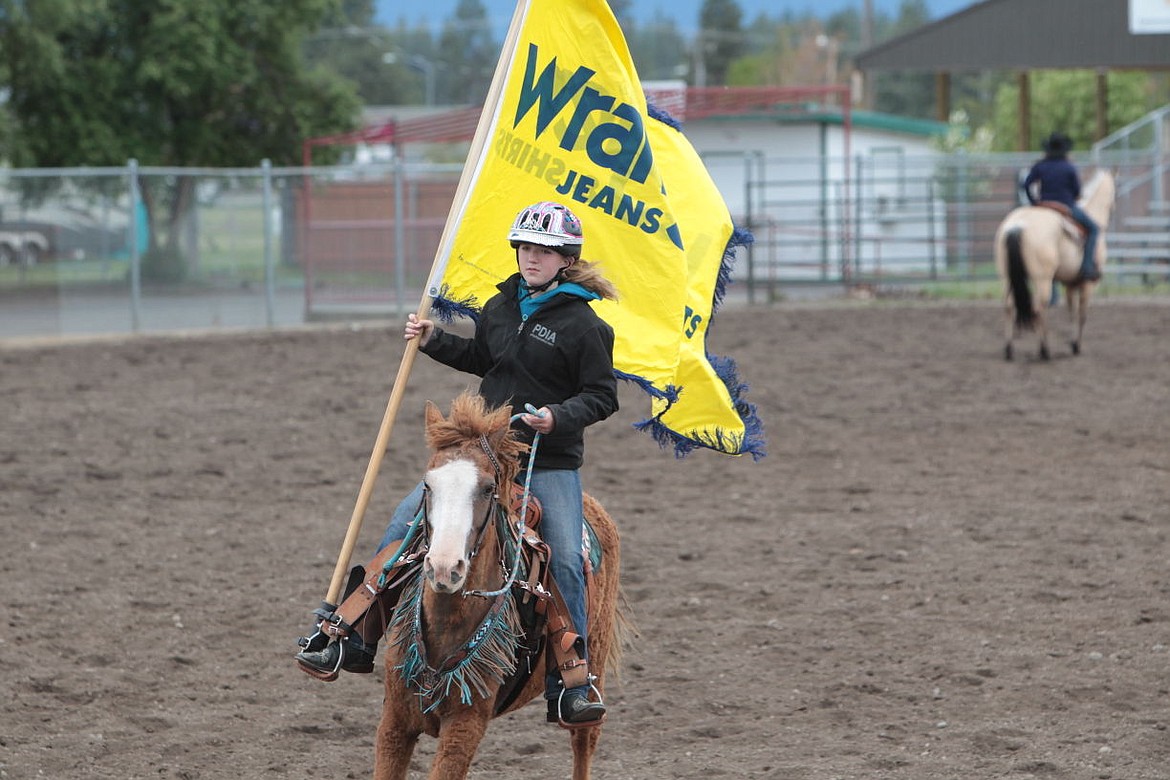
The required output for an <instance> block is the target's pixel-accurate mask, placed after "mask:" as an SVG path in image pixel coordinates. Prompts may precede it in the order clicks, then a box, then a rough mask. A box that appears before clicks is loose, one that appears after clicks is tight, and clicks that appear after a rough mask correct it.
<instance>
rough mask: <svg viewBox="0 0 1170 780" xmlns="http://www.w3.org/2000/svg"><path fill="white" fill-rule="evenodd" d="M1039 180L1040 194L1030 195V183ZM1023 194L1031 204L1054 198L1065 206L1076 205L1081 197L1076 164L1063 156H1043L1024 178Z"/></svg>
mask: <svg viewBox="0 0 1170 780" xmlns="http://www.w3.org/2000/svg"><path fill="white" fill-rule="evenodd" d="M1036 182H1040V196H1039V197H1034V196H1033V195H1032V185H1033V184H1034V183H1036ZM1024 194H1025V195H1027V196H1028V200H1029V201H1030V202H1031V203H1032V205H1036V204H1037V203H1039V202H1040V201H1042V200H1054V201H1057V202H1058V203H1063V204H1064V205H1066V206H1075V205H1077V199H1078V198H1080V197H1081V179H1080V176H1078V175H1077V169H1076V166H1074V165H1073V164H1072V163H1071V162H1069V161H1068V160H1066V159H1065V158H1063V157H1045V158H1044V159H1043V160H1040V161H1039V162H1038V163H1036V164H1035V165H1033V166H1032V170H1030V171H1028V178H1026V179H1024Z"/></svg>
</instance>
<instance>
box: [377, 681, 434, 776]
mask: <svg viewBox="0 0 1170 780" xmlns="http://www.w3.org/2000/svg"><path fill="white" fill-rule="evenodd" d="M405 701H407V702H409V703H410V704H414V702H413V700H411V699H406V700H405ZM391 706H392V705H390V704H384V705H383V712H382V719H381V720H380V721H379V722H378V735H377V737H376V739H375V741H374V780H406V773H407V771H408V770H409V769H410V758H411V756H413V755H414V748H415V745H417V744H418V738H419V735H420V734H421V733H422V732H421V731H420V730H418V728H417V727H415V726H410V725H408V724H405V723H403V722H402V720H401V719H400V718H397V717H395V715H394V713H392V712H391V710H390V707H391Z"/></svg>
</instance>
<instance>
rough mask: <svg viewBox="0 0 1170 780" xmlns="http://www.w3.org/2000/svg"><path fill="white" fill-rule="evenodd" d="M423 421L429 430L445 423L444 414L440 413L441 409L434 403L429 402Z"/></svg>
mask: <svg viewBox="0 0 1170 780" xmlns="http://www.w3.org/2000/svg"><path fill="white" fill-rule="evenodd" d="M423 419H424V420H426V427H427V430H430V429H431V428H433V427H434V426H436V425H438V424H439V423H441V422H443V413H442V412H440V411H439V407H437V406H435V404H434V402H433V401H427V405H426V411H425V413H424V416H423Z"/></svg>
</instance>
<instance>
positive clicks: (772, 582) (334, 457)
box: [0, 300, 1170, 780]
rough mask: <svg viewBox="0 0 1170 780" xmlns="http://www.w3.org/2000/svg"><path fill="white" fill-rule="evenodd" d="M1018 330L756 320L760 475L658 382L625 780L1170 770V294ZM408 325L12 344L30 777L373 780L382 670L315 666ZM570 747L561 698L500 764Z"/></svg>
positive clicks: (604, 488) (633, 499)
mask: <svg viewBox="0 0 1170 780" xmlns="http://www.w3.org/2000/svg"><path fill="white" fill-rule="evenodd" d="M999 330H1000V326H999V315H998V311H997V309H996V308H995V307H994V306H993V305H992V304H990V303H972V304H966V303H965V304H920V303H890V302H883V301H878V302H870V303H861V304H858V303H836V304H827V305H818V306H811V305H806V304H789V305H782V306H777V307H775V308H771V309H761V310H746V309H736V310H728V311H725V312H723V313H722V314H721V315H720V317H719V319H718V320H717V322H716V329H715V331H714V333H713V334H712V339H711V347H712V350H713V351H714V352H716V353H717V354H730V355H732V356H734V357H736V358H737V359H738V361H739V363H740V365H741V368H742V371H743V373H744V376H745V378H746V379H747V380H748V381H749V382H750V383H751V385H752V391H751V393H750V399H751V400H752V401H754V402H755V403H756V404H758V406H759V408H760V412H761V415H762V417H763V418H764V421H765V423H766V425H767V434H768V440H769V443H768V448H769V455H768V457H767V458H765V459H764V460H763V461H761V462H758V463H755V462H752V461H751V460H750V459H734V458H727V457H723V456H716V455H713V454H710V453H698V454H696V455H694V456H692V457H690V458H689V459H686V460H683V461H676V460H674V459H673V458H672V457H671V455H670V454H669V453H665V452H662V451H660V450H659V449H658V447H657V445H655V444H654V443H653V442H652V440H650V439H649V438H648V437H647V436H645V435H644V434H640V433H637V432H636V431H633V430H632V429H631V427H630V425H631V423H632V422H634V421H636V420H638V419H641V418H642V417H643V416H644V415H645V413H646V411H647V409H648V405H647V404H646V403H645V402H644V401H643V399H642V398H641V397H640V396H639V395H638V393H637V392H636V391H635V390H633V389H632V388H625V389H623V404H624V406H623V409H622V411H621V412H620V414H619V415H618V417H617V418H615V419H612V420H610V421H609V422H607V423H605V424H603V425H601V426H598V427H597V428H596V429H595V430H594V431H592V433H591V438H590V442H589V458H590V460H589V463H588V465H587V467H586V470H585V481H586V485H587V487H588V488H589V489H590V490H591V492H593V493H594V494H596V495H597V496H598V497H599V498H601V499H602V500H603V501H604V502H605V503H606V505H607V506H608V507H609V509H610V510H611V512H612V514H613V515H614V516H615V518H617V521H618V524H619V525H620V526H621V528H622V529H623V535H624V553H623V555H624V564H625V565H624V572H623V578H624V582H625V587H626V589H627V591H628V595H629V599H630V603H631V605H632V609H633V611H634V618H635V620H636V621H637V624H638V626H639V629H640V632H641V633H640V637H639V638H638V639H637V642H636V645H635V646H634V647H633V648H632V649H631V650H630V651H629V652H628V653H627V656H626V663H625V665H624V668H623V669H622V681H621V683H620V684H614V685H612V686H611V690H610V692H609V702H610V705H611V713H612V714H611V718H610V722H609V724H608V725H607V726H606V727H605V733H604V735H603V737H602V742H601V746H600V749H599V753H598V756H597V760H596V762H595V772H594V776H595V777H597V778H633V779H637V780H642V779H657V778H694V779H695V780H698V779H699V778H728V780H739V779H740V778H768V779H769V780H845V779H846V778H848V779H850V780H854V779H856V780H873V779H874V778H899V779H902V778H905V779H906V780H940V778H943V779H946V778H1011V779H1012V780H1025V779H1026V778H1042V779H1044V780H1048V779H1049V778H1051V779H1053V780H1055V779H1057V778H1059V779H1060V780H1098V779H1099V780H1144V779H1150V780H1153V779H1154V778H1160V779H1164V778H1167V777H1170V732H1168V731H1167V726H1168V725H1170V709H1168V708H1170V570H1168V566H1167V538H1166V537H1167V533H1168V531H1170V408H1168V407H1170V305H1167V302H1166V301H1161V302H1159V301H1149V300H1147V301H1133V300H1129V301H1127V300H1109V301H1104V302H1102V303H1101V305H1099V306H1097V307H1096V308H1094V310H1093V312H1092V318H1091V321H1090V324H1089V331H1088V336H1087V339H1086V343H1085V350H1084V354H1083V355H1082V356H1081V357H1079V358H1072V357H1071V356H1070V355H1069V353H1068V350H1067V348H1065V347H1064V346H1063V345H1062V344H1060V343H1058V345H1057V347H1056V349H1055V357H1054V359H1053V360H1052V361H1051V362H1049V363H1040V362H1038V361H1037V360H1035V359H1034V358H1032V357H1028V358H1027V359H1019V360H1017V361H1016V362H1014V363H1005V362H1004V361H1003V360H1002V359H1001V344H1000V338H999ZM397 334H398V329H397V327H396V326H395V327H393V328H391V327H389V326H387V327H366V328H361V329H332V330H314V331H301V332H293V333H275V334H259V335H218V336H212V337H205V338H171V339H163V338H158V339H155V338H136V339H132V340H128V341H119V342H94V343H88V344H81V345H77V344H75V345H64V346H36V347H30V346H27V345H25V346H20V347H11V346H10V347H8V348H0V398H3V404H4V407H5V409H4V415H3V418H2V420H3V422H2V423H0V434H2V435H0V523H2V527H3V545H2V547H0V585H2V595H0V617H2V620H3V623H2V632H0V690H2V691H3V692H4V698H5V703H4V704H3V706H2V707H0V777H3V778H13V779H16V778H20V779H21V780H23V779H24V778H42V777H43V778H83V777H84V778H118V779H119V780H124V779H125V778H182V779H183V780H205V779H208V778H262V777H264V778H266V777H286V778H364V777H368V776H369V774H370V771H371V767H372V742H373V736H374V729H375V726H376V722H377V718H378V713H379V708H380V704H381V683H380V673H379V674H375V675H371V676H355V675H346V676H344V677H343V678H342V679H341V680H340V681H338V682H336V683H332V684H323V683H320V682H316V681H314V680H311V679H310V678H308V677H307V676H305V675H304V674H302V673H301V672H299V671H297V670H296V668H295V667H294V665H293V663H292V655H293V653H294V652H295V650H296V646H295V638H296V637H297V636H298V635H299V634H300V633H302V632H303V631H304V630H305V629H306V628H307V627H308V618H309V611H310V610H311V609H312V608H313V607H314V606H316V604H317V602H318V601H319V599H320V598H321V597H322V596H323V595H324V593H325V591H326V589H327V586H328V582H329V578H330V575H331V572H332V570H333V566H334V562H335V561H336V558H337V552H338V550H339V548H340V545H341V540H342V536H343V534H344V530H345V527H346V524H347V523H348V520H349V517H350V513H351V511H352V509H353V506H354V502H355V498H356V496H357V492H358V488H359V486H360V484H361V478H362V474H363V472H364V470H365V467H366V463H367V462H368V460H369V456H370V448H371V446H372V445H373V441H374V436H375V433H376V429H377V425H378V423H379V421H380V420H381V418H382V413H383V410H384V409H385V405H386V398H387V396H388V394H389V390H390V387H391V386H392V384H393V373H394V371H395V369H396V367H397V365H398V359H399V357H400V355H401V341H400V340H399V338H398V336H397ZM1021 349H1024V350H1025V351H1027V352H1028V354H1029V355H1033V354H1034V347H1033V345H1032V344H1031V343H1028V344H1027V345H1023V346H1021ZM470 381H472V382H473V381H474V380H470ZM468 383H469V379H468V378H467V377H464V376H461V375H458V374H455V373H454V372H451V371H449V370H447V369H445V368H442V367H440V366H437V365H436V364H434V363H432V362H430V361H428V360H426V359H420V360H419V361H418V363H417V364H416V368H415V372H414V375H413V376H412V378H411V382H410V389H409V391H408V393H407V396H406V401H405V404H404V407H403V413H402V414H401V415H400V417H399V419H398V421H397V423H396V425H395V432H394V436H393V438H392V440H391V447H390V453H389V455H388V456H387V459H386V461H385V463H384V466H383V468H382V470H381V472H380V477H379V480H378V483H377V489H376V490H375V492H374V497H373V500H372V502H371V508H370V512H369V513H368V515H367V519H366V523H365V526H364V528H363V531H362V538H361V541H360V544H359V555H358V557H361V558H364V557H366V556H367V555H368V554H369V553H370V552H371V551H372V549H373V545H374V543H375V542H376V539H377V537H378V535H379V534H380V532H381V530H382V527H383V524H384V521H385V518H386V516H387V514H388V513H389V510H390V508H391V507H392V505H393V503H394V501H395V500H396V498H397V496H398V495H399V494H400V493H401V492H402V491H404V490H405V489H406V488H407V487H408V486H409V485H410V484H412V483H413V482H414V481H415V480H416V479H417V478H418V476H419V475H420V470H421V464H422V461H421V460H420V458H421V455H420V454H419V450H418V448H419V446H420V441H421V439H420V435H419V434H420V432H421V418H422V408H423V401H424V400H425V399H427V398H432V399H434V400H436V401H437V402H439V403H440V404H441V405H443V406H446V404H447V402H449V400H450V399H451V398H452V397H453V396H454V395H455V394H457V393H458V392H459V391H460V390H461V389H463V388H464V387H466V386H467V385H468ZM433 744H434V743H433V741H430V740H425V741H424V742H423V743H422V748H421V749H420V751H419V753H418V754H417V756H416V762H415V768H416V770H417V772H416V774H417V775H418V776H422V774H423V773H424V772H425V768H426V766H427V765H428V763H429V758H430V755H431V751H432V750H433ZM569 765H570V756H569V751H568V744H567V739H566V738H565V733H564V732H562V731H561V730H560V729H557V728H556V727H554V726H548V725H545V724H544V723H543V711H542V709H540V705H533V706H531V707H528V708H525V709H524V710H522V711H521V712H519V713H516V714H515V715H513V716H509V717H507V718H505V719H501V720H499V721H497V722H496V723H494V724H493V727H492V729H491V731H490V732H489V736H488V739H487V741H486V743H485V744H484V746H483V748H482V749H481V751H480V753H479V755H478V757H477V760H476V763H475V765H474V767H473V774H472V776H473V777H476V778H482V779H483V780H504V779H505V778H507V779H509V780H510V779H511V778H538V777H539V778H547V777H565V776H567V775H568V771H569Z"/></svg>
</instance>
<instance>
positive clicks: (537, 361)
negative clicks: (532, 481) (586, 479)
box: [422, 274, 618, 469]
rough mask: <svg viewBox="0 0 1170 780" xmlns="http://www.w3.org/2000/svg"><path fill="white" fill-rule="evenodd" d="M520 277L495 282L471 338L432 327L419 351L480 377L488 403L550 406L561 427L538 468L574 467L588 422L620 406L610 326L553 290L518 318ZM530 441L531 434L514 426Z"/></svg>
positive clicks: (542, 447) (539, 456)
mask: <svg viewBox="0 0 1170 780" xmlns="http://www.w3.org/2000/svg"><path fill="white" fill-rule="evenodd" d="M520 279H521V277H520V274H513V275H512V276H511V277H509V278H508V279H505V280H504V281H503V282H501V283H500V284H499V285H498V288H499V290H500V292H499V293H498V294H497V295H494V296H493V297H492V298H491V299H490V300H489V301H488V302H487V304H486V305H485V306H484V307H483V312H482V313H481V315H480V319H479V324H478V325H477V326H476V329H475V336H474V337H473V338H464V337H462V336H457V335H454V334H452V333H447V332H445V331H443V330H441V329H440V328H437V327H436V328H435V330H434V332H433V333H432V335H431V338H430V340H429V341H428V342H427V344H426V346H425V347H423V348H422V352H423V353H425V354H427V355H429V356H430V357H432V358H434V359H435V360H438V361H439V362H440V363H445V364H446V365H448V366H451V367H452V368H455V369H458V370H460V371H466V372H468V373H470V374H476V375H477V376H480V377H483V381H482V382H481V383H480V386H479V392H480V394H481V395H482V396H483V397H484V399H485V400H486V401H487V402H488V404H489V405H491V406H499V405H501V404H506V403H507V404H511V405H512V411H513V413H514V414H515V413H519V412H522V411H524V405H525V404H532V405H533V406H534V407H536V408H537V409H539V408H541V407H542V406H547V407H548V408H549V409H551V410H552V413H553V419H554V421H555V424H556V427H555V428H553V430H552V432H551V433H548V434H545V435H543V436H541V437H540V442H539V443H538V445H537V450H536V467H537V468H545V469H576V468H580V467H581V463H582V461H583V459H584V454H585V427H586V426H588V425H592V424H593V423H595V422H598V421H599V420H604V419H605V418H606V417H609V416H610V415H611V414H613V413H614V412H615V411H617V408H618V397H617V380H616V379H615V378H614V374H613V328H611V327H610V326H609V325H608V324H607V323H606V322H605V320H603V319H601V318H600V317H599V316H597V313H596V312H595V311H593V308H592V307H591V306H590V305H589V303H588V302H587V301H585V300H583V299H581V298H578V297H577V296H575V295H570V294H568V293H565V294H562V295H554V296H553V297H552V298H550V299H549V300H548V301H545V302H544V303H543V304H542V305H541V307H540V308H539V309H538V310H537V311H536V313H535V314H533V315H532V316H531V317H530V318H529V319H528V320H527V321H526V322H522V321H521V316H520V303H519V300H518V297H517V296H518V290H519V285H520ZM517 430H518V431H519V432H520V435H521V437H522V438H524V439H525V440H526V441H529V442H531V441H532V437H533V431H532V429H531V428H529V427H528V426H527V425H523V424H519V423H518V424H517Z"/></svg>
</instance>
